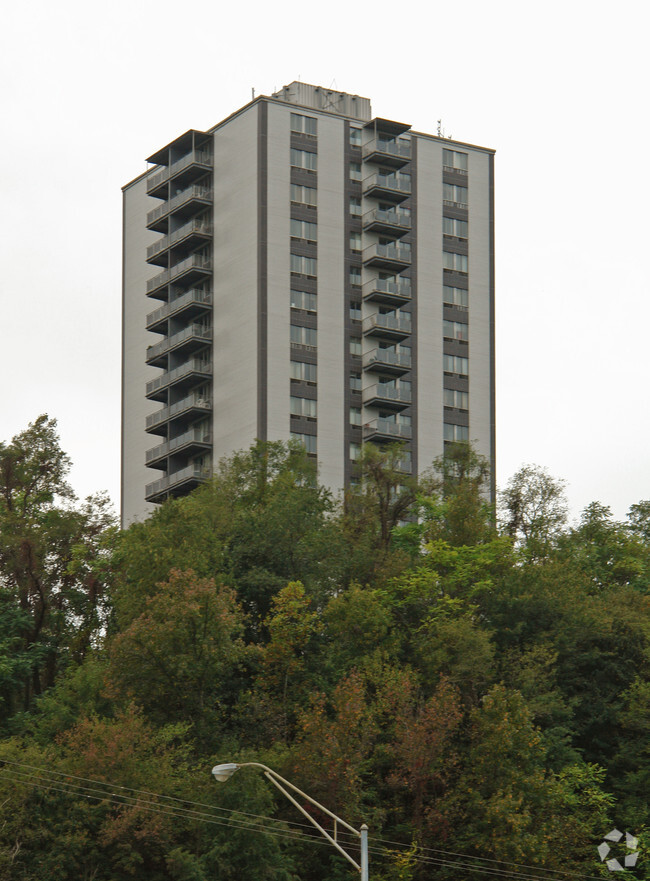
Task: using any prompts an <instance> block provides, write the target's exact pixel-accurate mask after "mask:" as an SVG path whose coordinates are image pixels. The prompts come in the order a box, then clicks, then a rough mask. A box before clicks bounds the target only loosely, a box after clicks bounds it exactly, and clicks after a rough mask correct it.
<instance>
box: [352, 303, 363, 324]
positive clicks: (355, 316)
mask: <svg viewBox="0 0 650 881" xmlns="http://www.w3.org/2000/svg"><path fill="white" fill-rule="evenodd" d="M350 318H351V319H352V320H353V321H361V303H350Z"/></svg>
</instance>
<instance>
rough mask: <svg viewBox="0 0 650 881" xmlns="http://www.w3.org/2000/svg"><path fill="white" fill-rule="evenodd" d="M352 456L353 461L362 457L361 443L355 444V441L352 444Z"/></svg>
mask: <svg viewBox="0 0 650 881" xmlns="http://www.w3.org/2000/svg"><path fill="white" fill-rule="evenodd" d="M350 458H351V459H352V461H353V462H356V461H357V459H360V458H361V444H355V443H354V442H353V443H351V444H350Z"/></svg>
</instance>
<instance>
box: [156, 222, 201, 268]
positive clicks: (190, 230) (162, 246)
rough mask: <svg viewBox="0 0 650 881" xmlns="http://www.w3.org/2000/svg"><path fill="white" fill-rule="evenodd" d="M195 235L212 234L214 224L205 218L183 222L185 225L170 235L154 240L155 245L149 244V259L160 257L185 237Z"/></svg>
mask: <svg viewBox="0 0 650 881" xmlns="http://www.w3.org/2000/svg"><path fill="white" fill-rule="evenodd" d="M193 235H196V236H200V237H201V238H208V237H209V236H211V235H212V224H211V223H208V222H207V221H205V220H198V219H195V220H190V222H189V223H185V224H183V226H181V227H180V228H179V229H177V230H175V231H174V232H173V233H170V235H167V236H163V237H162V238H161V239H158V241H157V242H154V243H153V245H149V247H148V248H147V260H152V259H153V258H154V257H159V256H160V255H161V254H162V253H164V252H165V251H167V250H169V248H173V247H174V245H177V244H178V243H179V242H182V241H183V239H187V238H189V237H190V236H193Z"/></svg>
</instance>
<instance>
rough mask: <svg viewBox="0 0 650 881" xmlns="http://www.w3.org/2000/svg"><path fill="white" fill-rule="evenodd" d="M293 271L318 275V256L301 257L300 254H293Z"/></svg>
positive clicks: (313, 276)
mask: <svg viewBox="0 0 650 881" xmlns="http://www.w3.org/2000/svg"><path fill="white" fill-rule="evenodd" d="M291 271H292V272H295V273H296V274H297V275H308V276H310V277H311V278H315V277H316V258H315V257H300V256H299V255H298V254H292V255H291Z"/></svg>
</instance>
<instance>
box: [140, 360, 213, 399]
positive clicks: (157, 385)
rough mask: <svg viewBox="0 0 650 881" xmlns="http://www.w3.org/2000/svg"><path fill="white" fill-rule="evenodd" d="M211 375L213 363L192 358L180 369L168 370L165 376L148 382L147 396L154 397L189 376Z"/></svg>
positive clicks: (162, 375)
mask: <svg viewBox="0 0 650 881" xmlns="http://www.w3.org/2000/svg"><path fill="white" fill-rule="evenodd" d="M211 374H212V363H211V362H210V361H203V360H201V359H200V358H191V359H190V360H189V361H186V362H185V364H181V365H180V367H175V368H174V369H173V370H166V371H165V372H164V373H163V374H161V375H160V376H157V377H156V378H155V379H152V380H151V381H150V382H148V383H147V387H146V395H147V397H148V396H149V395H153V394H155V392H157V391H160V389H163V388H167V386H170V385H174V383H176V382H179V381H180V380H182V379H184V378H186V377H188V376H193V375H199V376H210V375H211Z"/></svg>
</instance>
